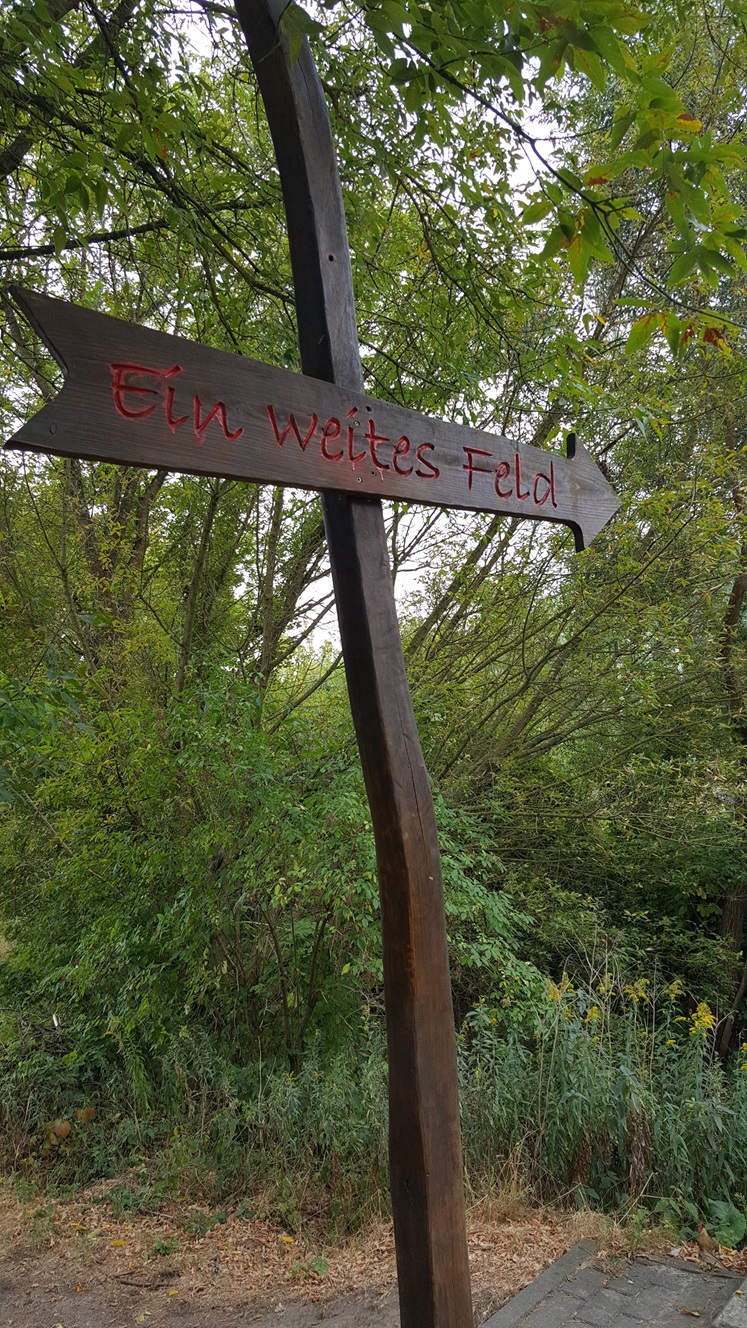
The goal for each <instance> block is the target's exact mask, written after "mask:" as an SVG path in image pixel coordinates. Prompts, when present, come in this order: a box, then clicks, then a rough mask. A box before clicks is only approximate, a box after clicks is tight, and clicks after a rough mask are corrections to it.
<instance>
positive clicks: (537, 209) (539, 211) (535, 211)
mask: <svg viewBox="0 0 747 1328" xmlns="http://www.w3.org/2000/svg"><path fill="white" fill-rule="evenodd" d="M552 209H553V204H552V203H551V202H550V200H549V199H548V198H538V199H536V200H535V201H534V202H533V203H529V204H528V205H527V206H526V207H525V208H524V211H523V212H522V214H521V218H522V221H523V222H525V224H526V225H527V226H532V225H533V224H534V223H535V222H537V221H542V220H543V219H544V218H545V217H546V216H547V214H548V212H552Z"/></svg>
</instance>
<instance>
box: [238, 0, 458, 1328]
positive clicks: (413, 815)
mask: <svg viewBox="0 0 747 1328" xmlns="http://www.w3.org/2000/svg"><path fill="white" fill-rule="evenodd" d="M235 5H236V11H237V14H238V17H239V20H240V22H241V25H242V28H243V30H244V34H245V37H246V41H247V45H248V47H249V53H250V55H251V59H252V62H253V65H254V68H255V70H256V74H257V78H258V81H259V86H260V91H261V93H262V97H263V99H264V103H265V107H266V110H267V117H268V120H269V124H270V130H271V133H272V137H273V142H274V145H275V152H276V155H277V160H278V165H279V168H280V178H281V183H282V188H283V197H284V200H285V208H286V215H287V220H288V235H289V240H290V252H291V262H292V266H293V280H294V287H295V298H296V310H297V316H298V336H299V343H300V348H301V363H302V367H303V371H304V373H306V374H309V375H311V376H313V377H315V378H321V379H325V380H326V381H328V382H333V383H338V384H339V385H340V386H341V387H349V388H355V389H362V386H363V379H362V372H361V364H360V354H359V349H358V336H357V330H356V324H355V307H354V301H353V285H352V275H351V269H350V254H349V249H348V240H347V229H346V225H345V214H344V208H343V202H342V194H341V190H340V184H339V179H338V174H337V163H336V158H335V151H334V146H333V142H332V135H331V131H330V126H329V119H328V115H327V108H326V104H325V100H324V94H323V92H322V88H321V84H320V82H319V78H318V75H317V72H316V68H315V66H314V62H313V59H312V57H311V52H310V50H309V47H308V43H306V42H304V44H303V48H302V50H301V53H300V55H299V56H298V59H297V60H296V61H295V62H294V61H292V60H291V58H290V55H289V51H288V47H287V43H286V41H285V40H281V39H280V38H279V36H278V20H279V17H280V15H281V14H282V12H283V9H284V8H285V0H235ZM322 504H323V509H324V522H325V528H326V532H327V542H328V546H329V553H330V560H331V564H332V578H333V583H334V587H335V595H336V599H337V612H338V618H339V623H340V634H341V638H342V648H343V653H344V658H345V669H346V673H347V682H348V691H349V694H350V704H351V708H352V713H353V720H354V723H355V729H356V734H357V738H358V745H359V749H360V754H361V761H362V764H363V773H364V777H365V781H366V789H367V792H368V799H369V803H370V806H371V816H372V822H373V829H374V836H375V840H376V857H377V865H378V873H379V889H380V894H381V914H382V930H383V947H384V996H385V1005H386V1018H387V1044H388V1057H389V1156H390V1170H391V1189H392V1207H393V1212H394V1234H395V1244H396V1251H397V1272H398V1280H399V1298H400V1310H401V1320H402V1326H403V1328H472V1302H471V1296H470V1284H469V1267H468V1262H467V1242H466V1233H465V1213H464V1191H463V1182H462V1153H461V1142H460V1132H459V1102H458V1093H457V1071H456V1044H455V1037H454V1015H453V1009H452V1002H451V985H450V979H449V963H448V953H447V945H446V923H445V915H444V905H443V886H442V880H441V864H440V856H439V849H438V838H437V833H436V820H435V815H434V810H433V799H432V796H431V791H430V786H429V783H428V775H427V772H426V768H425V762H424V759H423V753H422V750H421V747H420V741H419V738H418V733H417V728H416V725H415V717H414V714H413V709H412V702H411V699H410V693H409V689H408V686H407V678H406V675H405V666H404V659H403V656H402V645H401V640H400V635H399V626H398V623H397V612H396V605H395V601H394V593H393V589H392V580H391V572H390V568H389V559H388V553H387V544H386V535H385V530H384V521H383V515H382V508H381V502H380V501H379V500H378V499H364V498H361V499H358V498H350V497H348V496H347V495H346V494H341V493H334V494H332V493H325V494H323V495H322Z"/></svg>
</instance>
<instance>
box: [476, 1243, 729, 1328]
mask: <svg viewBox="0 0 747 1328" xmlns="http://www.w3.org/2000/svg"><path fill="white" fill-rule="evenodd" d="M595 1250H596V1246H595V1242H594V1241H592V1240H582V1241H579V1243H578V1244H577V1245H574V1247H573V1249H572V1250H569V1251H568V1253H567V1254H564V1255H563V1258H562V1259H558V1261H557V1263H554V1264H553V1265H552V1267H551V1268H547V1269H546V1270H545V1272H544V1273H541V1274H540V1276H539V1277H537V1278H535V1280H534V1281H533V1282H531V1283H530V1284H529V1286H526V1287H524V1289H523V1291H520V1292H519V1294H518V1296H514V1299H513V1300H512V1301H510V1302H509V1303H508V1305H504V1306H503V1308H502V1309H500V1310H499V1311H498V1313H497V1314H494V1315H492V1317H491V1318H490V1319H488V1320H487V1322H486V1323H485V1324H484V1325H483V1328H582V1326H583V1325H586V1326H587V1328H639V1325H640V1324H650V1325H651V1326H652V1328H654V1326H655V1328H682V1326H683V1325H684V1324H686V1323H688V1322H692V1323H695V1322H696V1320H697V1321H698V1323H699V1324H703V1325H706V1324H707V1325H714V1328H737V1325H738V1326H739V1328H741V1325H744V1328H747V1307H745V1311H746V1312H745V1317H744V1318H740V1317H739V1316H740V1314H741V1313H742V1312H743V1300H747V1294H746V1295H745V1296H744V1298H742V1297H740V1295H739V1289H740V1282H741V1279H740V1278H739V1277H738V1276H736V1275H733V1274H730V1273H726V1272H724V1273H721V1272H719V1271H706V1270H704V1269H701V1268H700V1267H698V1265H697V1264H689V1263H684V1262H682V1263H680V1262H678V1261H677V1260H675V1259H668V1260H663V1261H658V1260H654V1259H636V1260H634V1262H633V1263H632V1264H626V1265H625V1267H624V1268H623V1269H622V1270H621V1271H620V1272H613V1273H610V1272H604V1271H603V1270H602V1268H600V1267H597V1266H596V1265H595V1262H594V1255H595ZM745 1290H746V1291H747V1284H745ZM735 1293H737V1294H735ZM735 1315H736V1317H735Z"/></svg>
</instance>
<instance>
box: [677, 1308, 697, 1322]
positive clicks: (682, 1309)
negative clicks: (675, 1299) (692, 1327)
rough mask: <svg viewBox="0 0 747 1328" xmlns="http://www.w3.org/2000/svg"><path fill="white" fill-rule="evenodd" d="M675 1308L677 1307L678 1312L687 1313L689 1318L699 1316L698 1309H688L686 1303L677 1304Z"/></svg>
mask: <svg viewBox="0 0 747 1328" xmlns="http://www.w3.org/2000/svg"><path fill="white" fill-rule="evenodd" d="M677 1309H678V1311H679V1313H680V1314H687V1315H688V1316H689V1318H691V1319H699V1318H700V1311H699V1310H689V1309H688V1308H687V1305H678V1306H677Z"/></svg>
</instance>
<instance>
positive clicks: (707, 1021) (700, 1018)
mask: <svg viewBox="0 0 747 1328" xmlns="http://www.w3.org/2000/svg"><path fill="white" fill-rule="evenodd" d="M715 1027H716V1016H715V1014H712V1013H711V1011H710V1009H709V1008H708V1006H707V1005H706V1003H705V1001H701V1002H700V1005H699V1006H698V1008H697V1010H696V1011H695V1014H694V1015H693V1017H692V1019H691V1021H690V1033H691V1035H692V1036H694V1037H707V1036H708V1034H709V1033H710V1032H711V1029H713V1028H715Z"/></svg>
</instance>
